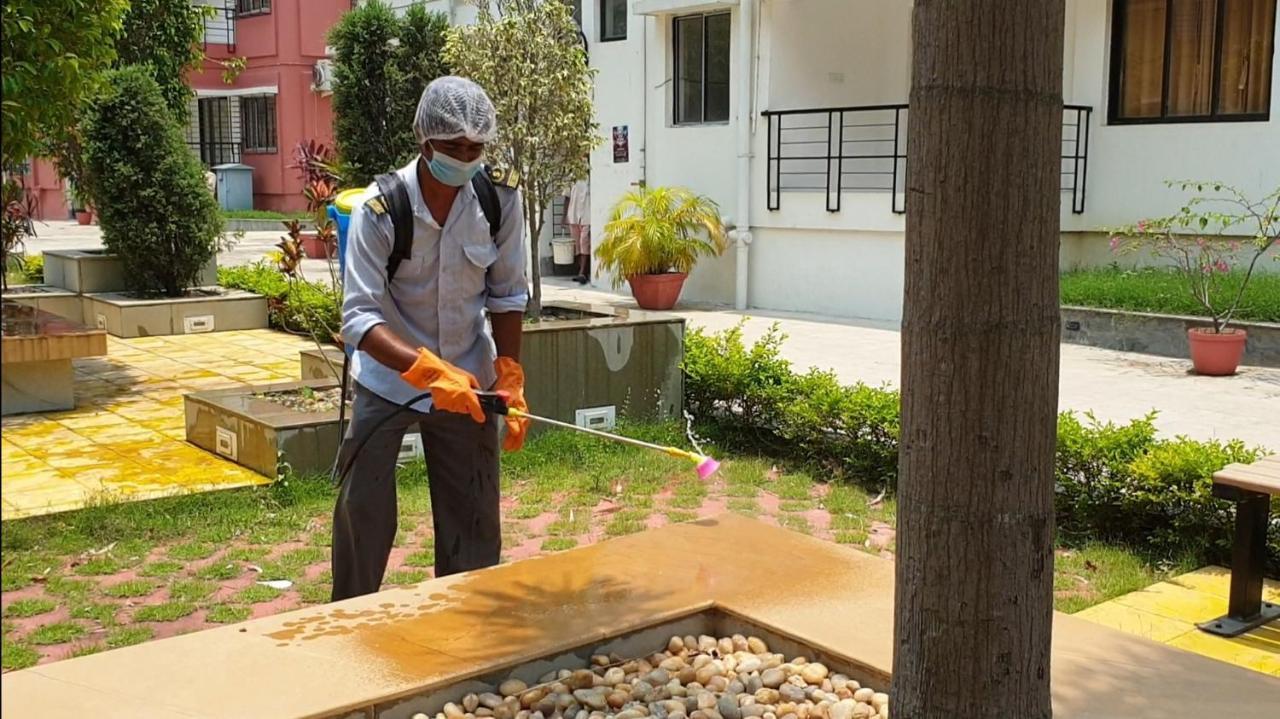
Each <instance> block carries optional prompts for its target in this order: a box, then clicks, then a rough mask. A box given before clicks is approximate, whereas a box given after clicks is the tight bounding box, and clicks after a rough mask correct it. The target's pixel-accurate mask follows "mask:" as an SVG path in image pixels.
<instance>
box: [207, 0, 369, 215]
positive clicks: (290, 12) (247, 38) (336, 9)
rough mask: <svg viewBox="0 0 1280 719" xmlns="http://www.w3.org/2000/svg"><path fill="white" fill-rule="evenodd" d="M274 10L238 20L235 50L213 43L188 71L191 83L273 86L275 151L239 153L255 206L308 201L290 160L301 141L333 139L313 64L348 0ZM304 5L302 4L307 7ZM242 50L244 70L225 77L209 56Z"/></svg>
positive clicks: (299, 0) (280, 4)
mask: <svg viewBox="0 0 1280 719" xmlns="http://www.w3.org/2000/svg"><path fill="white" fill-rule="evenodd" d="M271 5H272V7H271V12H270V13H267V14H263V15H252V16H248V17H242V18H239V19H237V20H236V32H235V43H236V45H235V51H234V52H230V51H228V48H227V46H225V45H213V44H210V45H209V47H208V49H207V50H206V54H207V55H208V57H209V59H208V60H206V61H205V62H204V65H203V67H201V68H200V70H199V71H197V72H193V73H192V74H191V76H190V84H191V86H192V87H193V88H197V89H208V90H218V91H226V90H234V89H235V88H253V87H263V86H275V87H277V88H278V92H277V95H276V152H274V153H249V152H246V153H244V155H243V158H244V159H243V161H244V163H245V164H246V165H249V166H251V167H253V169H254V171H253V193H254V208H255V209H260V210H276V211H281V212H284V211H294V210H301V209H304V207H305V204H306V203H305V201H304V200H303V198H302V182H301V180H300V179H299V178H298V176H297V172H296V170H294V169H292V168H290V167H289V165H291V164H292V163H293V150H294V148H295V147H296V146H297V145H298V143H299V142H305V141H307V140H311V139H315V140H317V141H319V142H323V143H325V144H326V145H329V146H330V147H332V146H333V103H332V101H331V98H330V97H329V96H327V95H322V94H321V93H318V92H315V91H313V90H312V89H311V77H312V68H313V67H314V66H315V64H316V61H317V60H320V59H322V58H324V57H325V46H326V45H327V42H326V36H327V34H328V32H329V28H331V27H333V25H334V24H335V23H336V22H337V21H338V18H339V17H340V16H341V15H342V14H343V13H344V12H346V11H348V10H350V9H351V0H275V1H274V2H273V3H272V4H271ZM304 7H305V9H304ZM229 57H243V58H245V60H246V67H245V70H244V72H242V73H240V75H239V76H238V77H237V78H236V79H235V81H234V82H233V83H232V84H230V85H228V84H226V83H224V82H223V81H222V73H223V68H222V66H221V65H219V64H218V63H217V62H215V61H214V60H220V59H226V58H229Z"/></svg>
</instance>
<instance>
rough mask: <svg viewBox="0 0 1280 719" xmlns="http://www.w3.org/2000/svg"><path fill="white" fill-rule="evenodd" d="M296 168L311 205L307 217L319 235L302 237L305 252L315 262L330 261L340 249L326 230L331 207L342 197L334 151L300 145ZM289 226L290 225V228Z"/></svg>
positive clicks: (311, 143)
mask: <svg viewBox="0 0 1280 719" xmlns="http://www.w3.org/2000/svg"><path fill="white" fill-rule="evenodd" d="M293 160H294V162H293V165H291V167H293V168H294V169H296V170H297V171H298V177H299V179H301V180H302V197H303V198H304V199H305V200H306V201H307V213H308V214H310V215H311V219H312V221H313V222H314V223H315V226H316V233H315V234H303V235H301V236H300V241H301V245H302V251H303V252H304V253H305V254H306V256H307V257H310V258H311V259H313V260H323V259H328V258H329V257H331V256H332V255H333V253H334V251H335V250H336V249H337V247H336V244H335V243H334V242H331V241H330V240H332V239H333V238H335V237H336V235H334V234H333V233H331V232H325V231H324V228H325V226H326V225H328V224H330V222H331V221H330V220H329V214H328V209H329V203H331V202H333V198H334V197H336V196H337V194H338V183H339V182H340V181H341V180H342V178H341V177H340V176H339V174H338V171H337V169H336V166H335V164H334V160H333V151H332V150H330V149H329V147H328V146H327V145H325V144H324V143H322V142H316V141H315V140H308V141H306V142H299V143H298V146H297V147H295V148H294V150H293ZM287 224H288V223H286V226H287Z"/></svg>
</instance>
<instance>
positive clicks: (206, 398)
mask: <svg viewBox="0 0 1280 719" xmlns="http://www.w3.org/2000/svg"><path fill="white" fill-rule="evenodd" d="M334 386H335V384H334V382H332V381H312V382H281V383H277V384H270V385H259V386H256V387H250V388H238V389H221V390H209V391H205V392H195V393H193V394H189V395H187V396H186V397H185V398H184V399H185V410H186V421H187V441H188V442H190V443H192V444H194V445H196V446H197V447H200V448H201V449H204V450H207V451H209V452H213V453H214V454H216V455H218V456H220V457H223V458H224V459H228V460H230V461H232V462H235V463H236V464H239V465H241V466H244V467H248V468H249V469H251V470H253V471H255V472H257V473H258V474H261V475H265V476H267V477H272V478H274V477H276V476H277V472H278V470H279V469H280V467H281V466H282V465H284V464H288V465H289V467H291V468H292V469H293V470H294V471H295V472H298V473H307V472H324V471H328V470H329V468H330V466H331V465H332V463H333V457H334V452H335V451H336V450H337V447H338V412H337V410H336V409H335V410H332V411H327V412H302V411H298V410H295V409H291V408H289V407H285V406H282V405H279V404H276V403H275V402H270V401H268V400H266V399H263V398H262V397H259V396H258V395H260V394H262V393H264V392H280V391H287V390H294V389H300V388H302V387H311V388H312V389H329V388H332V387H334Z"/></svg>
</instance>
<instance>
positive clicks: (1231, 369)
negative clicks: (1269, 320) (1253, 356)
mask: <svg viewBox="0 0 1280 719" xmlns="http://www.w3.org/2000/svg"><path fill="white" fill-rule="evenodd" d="M1248 336H1249V335H1248V333H1246V332H1245V331H1244V330H1238V329H1225V330H1223V331H1222V332H1214V331H1213V329H1212V328H1210V327H1192V328H1191V329H1189V330H1187V340H1188V341H1190V343H1191V365H1192V366H1193V367H1195V370H1196V374H1203V375H1209V376H1211V377H1222V376H1226V375H1232V374H1235V373H1236V368H1237V367H1239V366H1240V358H1241V357H1243V356H1244V344H1245V340H1246V339H1247V338H1248Z"/></svg>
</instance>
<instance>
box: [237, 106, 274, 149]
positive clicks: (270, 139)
mask: <svg viewBox="0 0 1280 719" xmlns="http://www.w3.org/2000/svg"><path fill="white" fill-rule="evenodd" d="M240 128H241V132H240V135H241V137H243V138H244V151H245V152H258V153H263V154H270V153H273V152H275V151H276V96H275V95H253V96H249V97H243V98H241V99H240Z"/></svg>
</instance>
